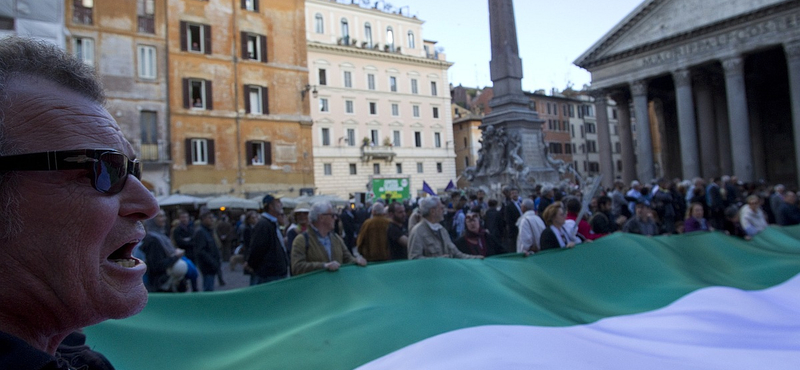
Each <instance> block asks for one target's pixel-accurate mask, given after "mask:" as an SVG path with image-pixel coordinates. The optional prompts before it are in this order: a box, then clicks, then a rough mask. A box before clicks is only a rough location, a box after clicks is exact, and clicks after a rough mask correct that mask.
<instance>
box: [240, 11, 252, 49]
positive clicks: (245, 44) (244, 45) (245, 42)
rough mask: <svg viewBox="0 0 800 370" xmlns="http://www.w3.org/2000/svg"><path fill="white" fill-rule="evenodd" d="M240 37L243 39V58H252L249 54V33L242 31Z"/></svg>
mask: <svg viewBox="0 0 800 370" xmlns="http://www.w3.org/2000/svg"><path fill="white" fill-rule="evenodd" d="M243 1H244V0H243ZM240 37H241V40H242V59H244V60H247V59H250V57H249V56H248V55H247V33H246V32H244V31H242V32H241V35H240Z"/></svg>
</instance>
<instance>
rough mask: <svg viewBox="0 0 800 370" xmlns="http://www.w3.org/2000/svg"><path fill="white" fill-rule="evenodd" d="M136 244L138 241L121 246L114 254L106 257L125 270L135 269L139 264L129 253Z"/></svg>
mask: <svg viewBox="0 0 800 370" xmlns="http://www.w3.org/2000/svg"><path fill="white" fill-rule="evenodd" d="M137 243H138V241H135V242H130V243H127V244H125V245H123V246H122V247H120V248H119V249H117V250H115V251H114V253H111V255H110V256H108V260H109V261H111V262H113V263H116V264H117V265H119V266H122V267H125V268H131V267H136V265H137V264H139V260H138V259H137V258H134V257H133V256H132V255H131V252H133V248H134V247H136V244H137Z"/></svg>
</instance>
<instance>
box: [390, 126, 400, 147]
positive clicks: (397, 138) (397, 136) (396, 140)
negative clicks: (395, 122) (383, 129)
mask: <svg viewBox="0 0 800 370" xmlns="http://www.w3.org/2000/svg"><path fill="white" fill-rule="evenodd" d="M393 134H394V136H393V139H394V140H393V141H392V145H394V146H397V147H399V146H400V131H399V130H394V133H393Z"/></svg>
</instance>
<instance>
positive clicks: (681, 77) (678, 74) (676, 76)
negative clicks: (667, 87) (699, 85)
mask: <svg viewBox="0 0 800 370" xmlns="http://www.w3.org/2000/svg"><path fill="white" fill-rule="evenodd" d="M672 79H673V80H674V81H675V86H676V87H677V86H690V85H691V84H692V71H690V70H688V69H686V68H682V69H679V70H676V71H673V72H672Z"/></svg>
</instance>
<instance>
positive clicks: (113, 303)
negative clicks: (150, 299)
mask: <svg viewBox="0 0 800 370" xmlns="http://www.w3.org/2000/svg"><path fill="white" fill-rule="evenodd" d="M117 294H118V296H117V297H115V298H114V299H112V300H109V301H108V302H107V305H106V307H104V311H105V313H106V316H107V318H109V319H124V318H126V317H130V316H133V315H136V314H137V313H139V312H141V311H142V310H143V309H144V307H145V306H146V305H147V289H145V287H144V284H140V285H139V286H138V287H136V288H134V289H131V290H130V291H127V292H125V293H117Z"/></svg>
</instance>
